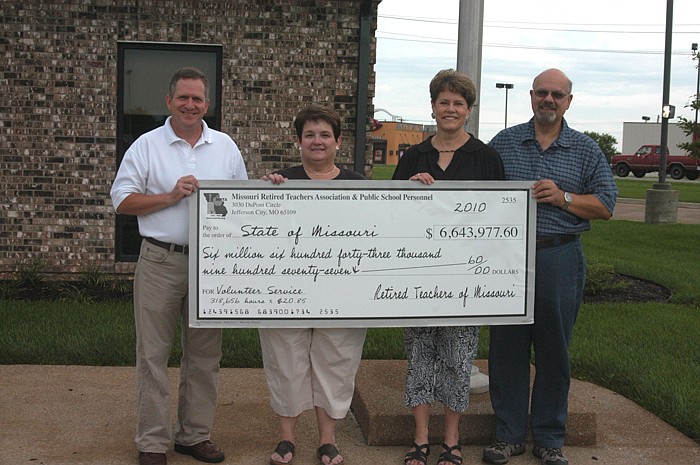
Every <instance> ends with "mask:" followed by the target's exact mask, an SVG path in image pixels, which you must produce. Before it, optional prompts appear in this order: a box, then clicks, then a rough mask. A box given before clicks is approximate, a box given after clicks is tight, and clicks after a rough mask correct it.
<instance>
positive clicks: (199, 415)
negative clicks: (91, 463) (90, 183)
mask: <svg viewBox="0 0 700 465" xmlns="http://www.w3.org/2000/svg"><path fill="white" fill-rule="evenodd" d="M165 102H166V104H167V106H168V109H169V110H170V114H171V116H170V117H169V118H168V119H167V120H166V121H165V124H164V125H163V126H161V127H159V128H157V129H154V130H153V131H150V132H148V133H146V134H144V135H142V136H141V137H139V138H138V139H137V140H136V141H135V142H134V143H133V144H132V145H131V147H129V149H128V150H127V152H126V154H125V155H124V159H123V160H122V163H121V166H120V167H119V171H118V173H117V177H116V179H115V180H114V185H113V186H112V191H111V196H112V201H113V204H114V208H115V209H116V211H117V213H120V214H127V215H136V216H137V218H138V224H139V232H140V234H141V235H142V236H143V237H144V239H143V241H142V243H141V252H140V255H139V261H138V264H137V266H136V273H135V276H134V316H135V320H136V369H137V432H136V445H137V447H138V450H139V465H165V464H166V463H167V459H166V455H165V452H166V451H167V450H168V448H169V447H170V444H171V443H172V441H173V439H174V442H175V451H176V452H178V453H181V454H187V455H191V456H192V457H194V458H195V459H197V460H201V461H203V462H209V463H217V462H222V461H223V460H224V453H223V451H222V450H221V449H220V448H219V447H218V446H216V445H215V444H213V443H212V442H211V437H210V436H211V428H212V423H213V421H214V413H215V409H216V397H217V386H218V376H219V361H220V359H221V329H195V328H190V327H189V326H188V316H187V312H188V300H187V299H188V296H187V290H188V282H187V277H188V252H189V249H188V241H189V209H188V205H187V201H186V199H187V198H188V197H189V196H190V195H192V193H194V192H195V191H196V190H197V187H198V185H199V184H198V180H199V179H248V176H247V174H246V169H245V164H244V162H243V157H242V156H241V153H240V151H239V150H238V147H237V146H236V144H235V142H234V141H233V140H232V139H231V138H230V137H229V136H228V135H226V134H224V133H222V132H218V131H215V130H213V129H210V128H209V127H208V126H207V124H206V123H205V122H204V116H205V115H206V113H207V110H208V108H209V103H210V100H209V83H208V80H207V77H206V76H205V75H204V73H202V72H201V71H199V70H198V69H196V68H181V69H179V70H178V71H177V72H176V73H175V74H174V75H173V77H172V79H171V81H170V89H169V92H168V95H166V97H165ZM178 320H179V321H180V322H181V323H182V359H181V360H180V387H179V402H178V415H177V416H178V418H177V423H176V429H175V435H174V437H173V433H172V428H171V419H170V416H171V412H170V410H171V409H170V383H169V381H168V358H169V356H170V352H171V348H172V342H173V338H174V337H175V330H176V327H177V323H178Z"/></svg>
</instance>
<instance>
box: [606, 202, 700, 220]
mask: <svg viewBox="0 0 700 465" xmlns="http://www.w3.org/2000/svg"><path fill="white" fill-rule="evenodd" d="M645 209H646V201H645V200H641V199H617V205H616V206H615V213H614V214H613V219H614V220H629V221H644V212H645ZM678 223H683V224H700V204H698V203H688V202H679V203H678Z"/></svg>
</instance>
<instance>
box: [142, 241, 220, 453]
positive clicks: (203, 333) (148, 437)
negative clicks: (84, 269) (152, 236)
mask: <svg viewBox="0 0 700 465" xmlns="http://www.w3.org/2000/svg"><path fill="white" fill-rule="evenodd" d="M187 271H188V256H187V255H184V254H181V253H177V252H168V251H167V250H165V249H163V248H160V247H157V246H155V245H153V244H150V243H148V242H146V241H143V242H142V243H141V254H140V257H139V262H138V264H137V266H136V274H135V278H134V317H135V320H136V370H137V373H136V383H137V386H136V388H137V400H136V402H137V432H136V445H137V447H138V449H139V451H141V452H156V453H164V452H165V451H166V450H167V449H168V448H169V447H170V445H171V443H172V441H173V435H172V426H171V424H172V422H171V411H170V410H171V408H170V406H171V399H170V382H169V380H168V358H169V356H170V352H171V349H172V344H173V339H174V337H175V331H176V329H177V323H178V321H180V322H181V326H182V335H181V341H182V358H181V360H180V386H179V398H178V412H177V417H178V418H177V426H176V430H175V438H174V440H175V442H176V443H177V444H182V445H185V446H190V445H193V444H197V443H199V442H201V441H204V440H207V439H209V438H210V433H211V427H212V423H213V422H214V413H215V409H216V396H217V384H218V379H219V361H220V360H221V330H220V329H193V328H190V327H189V324H188V301H187V299H188V293H187V281H188V280H187Z"/></svg>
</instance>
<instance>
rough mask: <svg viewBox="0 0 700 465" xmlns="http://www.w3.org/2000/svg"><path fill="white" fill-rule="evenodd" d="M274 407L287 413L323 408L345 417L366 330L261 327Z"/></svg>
mask: <svg viewBox="0 0 700 465" xmlns="http://www.w3.org/2000/svg"><path fill="white" fill-rule="evenodd" d="M259 333H260V346H261V349H262V355H263V365H264V367H265V377H266V378H267V386H268V388H269V390H270V404H271V405H272V409H273V410H274V411H275V413H277V414H278V415H280V416H283V417H296V416H298V415H299V414H301V412H303V411H304V410H309V409H312V408H314V407H321V408H323V409H324V410H325V411H326V413H328V415H329V416H330V417H331V418H335V419H340V418H344V417H345V415H346V414H347V413H348V409H349V408H350V402H351V401H352V395H353V392H354V390H355V374H356V373H357V368H358V367H359V365H360V360H361V359H362V345H363V344H364V341H365V335H366V334H367V329H365V328H310V329H306V328H302V329H299V328H279V329H267V328H261V329H259Z"/></svg>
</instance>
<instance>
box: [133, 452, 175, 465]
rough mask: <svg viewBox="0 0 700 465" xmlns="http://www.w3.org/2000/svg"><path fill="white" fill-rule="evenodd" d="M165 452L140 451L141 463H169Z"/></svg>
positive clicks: (145, 464)
mask: <svg viewBox="0 0 700 465" xmlns="http://www.w3.org/2000/svg"><path fill="white" fill-rule="evenodd" d="M167 463H168V460H167V459H166V458H165V454H158V453H155V452H139V465H167Z"/></svg>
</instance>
